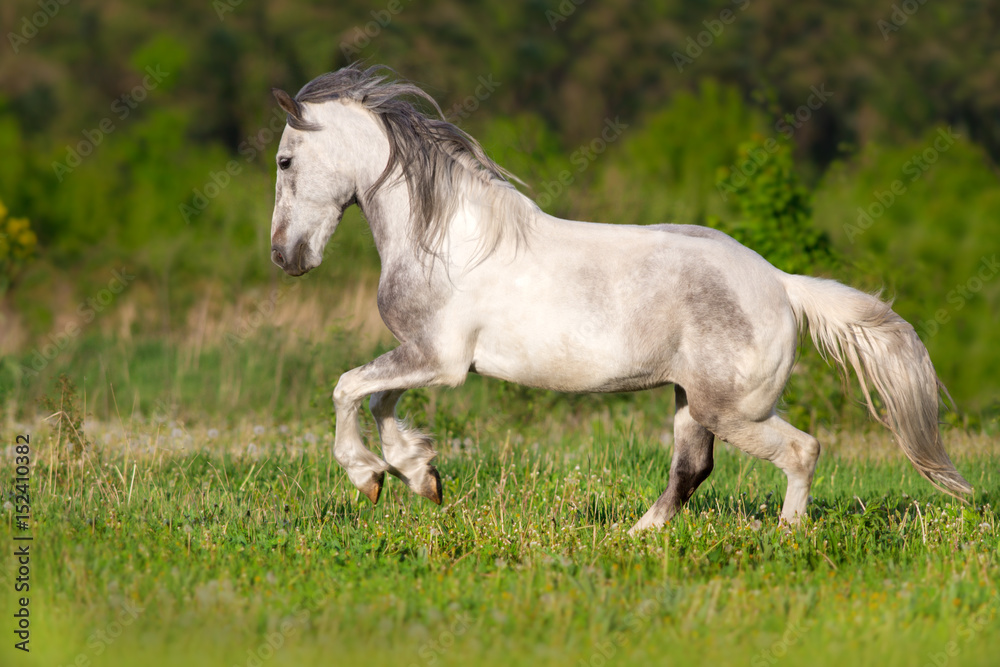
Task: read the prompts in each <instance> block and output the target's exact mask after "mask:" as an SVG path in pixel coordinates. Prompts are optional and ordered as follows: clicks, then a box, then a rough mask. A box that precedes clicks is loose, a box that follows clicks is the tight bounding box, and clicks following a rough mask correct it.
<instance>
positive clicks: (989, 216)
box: [0, 0, 1000, 431]
mask: <svg viewBox="0 0 1000 667" xmlns="http://www.w3.org/2000/svg"><path fill="white" fill-rule="evenodd" d="M0 25H2V36H3V44H2V45H0V202H2V206H0V355H2V358H0V414H3V415H4V417H3V419H4V421H8V420H15V419H28V418H30V417H31V416H33V415H35V414H36V413H38V412H39V411H40V410H42V409H43V408H42V407H41V406H42V403H40V401H42V400H43V399H44V398H45V397H47V396H48V397H50V398H51V397H52V396H56V397H57V398H58V396H59V392H60V390H59V389H57V388H56V386H57V379H58V378H59V377H60V376H61V375H64V374H65V375H66V376H67V377H68V378H69V379H70V381H71V382H72V383H73V384H75V386H76V387H77V390H78V392H79V393H80V395H81V396H82V397H83V400H84V403H85V406H86V411H87V413H88V414H90V415H92V416H93V417H94V418H97V419H119V418H126V419H127V418H135V419H169V420H175V421H177V420H179V421H186V422H189V423H190V422H196V421H199V420H206V419H213V420H215V419H233V418H234V415H241V414H253V415H256V416H257V417H258V418H260V419H265V420H275V421H277V420H287V419H306V420H323V419H326V418H327V415H328V414H329V395H330V390H331V388H332V385H333V383H334V382H335V381H336V379H337V376H338V375H339V373H341V372H343V371H344V370H346V369H347V368H349V367H351V366H353V365H357V364H359V363H363V362H364V361H367V360H368V359H370V358H371V356H372V354H374V353H376V352H378V351H380V350H384V349H387V348H389V347H392V345H393V344H394V343H393V341H392V338H391V336H390V335H389V334H388V333H387V332H386V331H385V329H384V328H383V327H382V325H381V323H380V321H379V319H378V313H377V310H376V307H375V289H376V285H377V279H378V271H379V264H378V256H377V254H376V253H375V251H374V248H373V246H372V244H371V241H370V235H369V233H368V230H367V227H366V225H365V222H364V220H363V217H362V216H361V214H360V213H359V212H358V211H357V209H354V210H352V211H351V212H350V213H349V214H348V216H347V217H346V218H345V220H344V222H343V224H342V225H341V228H340V230H339V231H338V233H337V235H336V236H335V237H334V239H333V241H332V242H331V245H330V248H329V249H328V252H327V255H326V257H327V258H326V261H325V262H324V264H323V265H322V266H321V267H320V268H319V269H317V270H316V271H314V272H312V273H311V274H309V275H308V276H307V277H305V278H303V279H297V280H292V279H289V278H286V277H284V276H283V275H282V274H281V273H280V272H279V271H278V270H277V269H276V268H275V267H274V266H272V264H271V263H270V261H269V257H268V247H269V225H270V218H271V210H272V206H273V203H274V170H275V169H274V153H275V150H276V147H277V143H278V139H279V137H280V132H281V129H282V128H283V120H284V117H283V114H280V113H278V112H277V107H276V104H275V103H274V101H273V98H272V96H271V93H270V89H271V87H272V86H277V87H281V88H284V89H286V90H288V91H290V92H292V93H294V92H295V91H297V90H298V89H299V88H300V87H301V86H302V85H304V84H305V83H306V82H307V81H309V80H310V79H312V78H314V77H315V76H317V75H319V74H322V73H323V72H326V71H330V70H335V69H337V68H339V67H342V66H344V65H346V64H348V63H350V62H352V61H354V60H358V59H364V60H367V61H368V62H370V63H373V64H374V63H380V64H385V65H389V66H391V67H393V68H394V69H396V70H397V71H398V72H399V73H400V74H401V75H403V76H405V77H407V78H409V79H411V80H413V81H415V82H417V83H418V84H419V85H421V86H422V87H423V88H424V89H425V90H427V91H428V92H429V93H431V94H432V95H433V96H434V97H435V98H436V99H437V100H438V101H439V103H440V105H441V107H442V109H444V111H445V113H446V115H447V116H448V117H449V119H451V120H452V121H453V122H455V123H456V124H458V125H459V126H461V127H462V128H464V129H465V130H467V131H468V132H470V133H471V134H472V135H473V136H475V137H477V138H478V139H480V140H481V142H482V143H483V145H484V146H485V147H486V148H487V150H488V152H489V153H490V154H491V155H492V157H494V158H495V159H496V160H497V161H498V162H499V163H500V164H502V165H504V166H506V167H508V168H509V169H511V170H512V171H513V172H514V173H516V174H518V175H519V176H520V177H521V178H522V179H523V180H524V181H525V182H526V183H527V184H528V185H529V186H530V187H529V188H528V189H526V192H527V193H528V194H529V195H531V196H532V197H534V198H535V199H536V200H537V201H538V202H539V204H540V205H542V207H543V208H544V209H545V210H546V211H548V212H550V213H553V214H555V215H559V216H564V217H571V218H576V219H585V220H598V221H607V222H613V223H630V224H651V223H660V222H679V223H697V224H708V225H712V226H714V227H718V228H720V229H723V230H724V231H726V232H728V233H730V234H733V235H734V236H736V237H737V238H739V239H740V240H741V241H743V242H744V243H746V244H747V245H749V246H750V247H752V248H754V249H755V250H757V251H758V252H760V253H761V254H763V255H764V256H765V257H767V258H768V259H769V260H771V261H772V262H773V263H774V264H775V265H777V266H778V267H779V268H782V269H785V270H789V271H795V272H802V273H811V274H814V275H823V276H829V277H834V278H837V279H839V280H842V281H844V282H847V283H849V284H852V285H854V286H856V287H859V288H861V289H865V290H876V289H880V288H881V289H883V290H884V291H883V294H884V295H886V296H889V297H894V298H895V299H896V306H895V307H896V309H897V310H898V312H899V313H900V314H901V315H902V316H903V317H905V318H906V319H908V320H909V321H910V322H912V323H913V324H914V325H915V326H916V327H917V330H918V332H919V333H920V335H921V337H922V338H923V340H924V342H925V344H926V345H927V347H928V348H929V350H930V352H931V356H932V358H933V359H934V361H935V364H936V366H937V369H938V373H939V375H940V376H941V378H942V380H943V382H944V383H945V384H946V385H947V386H948V387H949V389H950V390H951V394H952V396H953V397H954V399H955V401H956V404H957V408H958V409H957V411H954V412H949V413H948V414H947V415H946V417H945V418H946V419H947V420H950V421H952V422H954V423H956V424H961V425H965V426H969V427H974V428H980V427H982V428H996V425H997V414H998V411H1000V405H998V402H997V396H998V389H1000V346H998V345H997V336H996V328H997V319H998V312H1000V276H998V274H1000V265H998V263H997V255H998V254H1000V247H998V246H1000V241H998V236H1000V235H998V231H1000V189H998V187H997V160H998V158H1000V49H998V45H1000V43H998V42H997V39H996V36H997V34H1000V6H998V5H997V4H996V3H988V2H951V3H943V2H938V3H934V2H931V3H925V4H922V3H918V2H916V0H910V1H908V2H902V3H896V4H892V3H888V2H886V3H874V4H873V3H869V2H862V1H861V0H850V1H848V2H842V3H789V2H774V1H769V0H741V1H740V2H713V3H705V2H694V1H693V0H689V1H681V0H670V1H649V0H643V1H642V2H639V1H629V0H621V1H614V2H598V1H597V0H586V1H584V0H575V1H573V0H531V1H528V2H523V3H510V2H499V1H489V2H458V1H447V0H445V1H441V2H419V1H409V0H364V1H355V0H341V1H340V2H336V3H331V2H318V1H317V2H304V1H299V2H285V1H282V2H276V1H264V2H254V1H251V0H246V1H242V0H213V1H211V2H210V1H208V0H196V1H192V0H170V1H169V2H166V1H162V0H145V1H140V2H121V1H117V0H110V1H108V0H101V1H97V0H6V1H5V2H4V3H3V5H2V7H0ZM475 382H477V383H481V382H482V381H480V380H475ZM477 386H479V385H477ZM482 387H485V389H482ZM480 389H481V390H482V391H485V392H486V395H487V398H488V402H489V403H490V404H496V405H499V406H500V407H504V405H503V404H504V402H505V401H507V402H511V401H513V402H519V403H517V404H518V405H521V406H529V407H527V408H524V409H526V410H528V409H531V410H542V409H544V406H545V405H547V404H551V403H552V402H555V401H561V400H562V399H560V398H558V397H555V396H553V395H549V394H546V393H545V392H532V391H528V390H522V389H515V388H511V387H504V386H502V385H501V384H500V383H493V384H486V385H482V386H481V387H480ZM63 391H64V390H63ZM460 391H461V390H460ZM473 391H475V387H473ZM670 393H672V392H660V394H662V395H663V397H662V398H657V399H644V398H636V397H631V396H619V397H617V398H611V399H601V398H593V399H592V398H587V397H582V398H575V399H566V400H567V401H570V402H569V403H568V404H569V405H570V406H580V407H581V409H582V408H583V407H587V408H588V409H589V408H591V407H593V406H592V405H591V404H590V403H588V401H592V402H593V404H594V405H597V404H600V402H601V401H602V400H610V401H616V400H617V401H624V402H626V403H627V402H628V401H643V400H662V401H669V400H670V399H669V394H670ZM420 396H421V394H418V395H417V399H414V405H415V406H416V407H417V408H419V407H420V406H421V405H424V407H426V408H427V412H428V413H429V414H430V413H433V412H434V407H435V396H436V395H435V394H434V393H433V392H431V393H428V394H423V395H422V396H423V398H422V399H421V398H420ZM421 401H423V402H422V403H421ZM856 403H857V399H856V397H850V396H845V395H844V393H843V390H842V387H841V384H840V381H839V380H838V379H837V377H836V375H835V373H834V372H833V371H832V370H829V369H828V368H827V367H826V366H825V365H824V363H823V362H822V360H820V359H819V358H818V357H817V355H815V354H814V353H813V352H811V351H803V353H802V359H801V361H800V363H799V365H798V366H797V368H796V372H795V375H794V377H793V379H792V381H791V383H790V387H789V394H788V398H787V405H786V406H785V409H786V410H788V411H789V413H790V415H791V416H792V418H793V421H796V422H798V423H799V425H804V426H806V427H809V426H815V424H816V423H817V422H839V421H841V420H844V419H848V420H851V419H853V420H857V421H859V422H860V421H863V420H864V419H865V417H864V414H863V412H862V410H860V409H859V408H857V407H856ZM531 406H535V407H531ZM411 407H412V406H411ZM506 409H508V410H509V409H511V405H509V404H508V405H506ZM574 409H575V408H574ZM455 414H460V411H457V412H455ZM431 416H433V415H431ZM457 421H460V420H457ZM8 423H9V422H8ZM449 428H453V429H454V430H456V431H461V428H462V427H461V425H452V426H451V427H449Z"/></svg>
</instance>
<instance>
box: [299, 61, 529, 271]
mask: <svg viewBox="0 0 1000 667" xmlns="http://www.w3.org/2000/svg"><path fill="white" fill-rule="evenodd" d="M390 75H392V76H394V77H398V75H397V74H396V72H395V71H394V70H392V69H390V68H388V67H383V66H378V65H376V66H373V67H368V68H364V67H362V65H361V64H360V63H357V62H355V63H352V64H351V65H348V66H347V67H344V68H343V69H340V70H338V71H336V72H328V73H327V74H322V75H320V76H318V77H316V78H315V79H313V80H312V81H310V82H309V83H307V84H306V85H305V86H303V87H302V90H300V91H299V92H298V94H297V95H296V96H295V101H296V102H298V103H313V104H317V103H322V102H328V101H332V100H345V99H346V100H353V101H355V102H357V103H359V104H361V105H362V106H364V108H366V109H367V110H368V111H371V112H372V113H374V114H375V115H376V116H378V117H379V118H380V119H381V120H382V123H383V124H384V126H385V129H386V133H387V135H388V138H389V161H388V163H387V164H386V166H385V170H384V171H383V172H382V174H381V175H380V176H379V178H378V179H377V180H376V181H375V183H374V184H373V185H372V186H371V188H370V189H369V190H368V192H367V193H366V197H367V196H370V195H371V194H374V192H375V191H376V190H378V188H379V187H381V186H382V185H383V184H384V183H385V182H386V181H387V180H388V179H389V177H390V176H391V175H392V173H393V170H394V169H395V168H396V167H397V166H398V167H399V168H400V169H401V171H402V175H403V177H404V178H405V179H406V185H407V188H408V190H409V193H410V201H411V209H412V220H413V225H414V232H415V235H416V239H415V240H416V241H417V243H418V244H419V246H420V247H421V248H422V249H423V250H425V251H427V252H431V253H437V251H438V250H439V249H440V247H441V245H442V242H443V241H444V238H445V236H446V234H447V231H448V225H449V223H450V222H451V219H452V218H453V216H454V213H455V211H456V207H457V205H458V203H459V201H460V197H459V196H458V195H459V193H462V192H465V193H468V194H474V195H475V196H477V198H479V199H481V200H483V199H484V200H486V201H487V202H488V204H489V205H490V208H491V209H492V212H493V215H491V216H488V217H489V219H488V220H486V221H485V232H484V234H483V238H482V243H481V251H482V252H483V253H484V254H489V253H490V252H492V251H493V250H494V249H495V248H496V247H497V245H498V244H499V243H500V242H501V241H502V240H503V238H504V237H505V236H506V235H507V234H508V233H509V232H512V233H513V235H514V237H515V239H516V240H517V241H521V240H523V238H524V236H525V233H526V227H527V225H528V222H529V220H530V217H531V216H530V213H531V211H532V210H535V209H537V206H536V205H535V204H534V202H532V201H531V200H530V199H528V198H527V197H525V196H524V195H522V194H521V193H520V192H518V191H517V189H516V188H514V186H513V185H512V184H511V181H517V182H519V183H520V182H521V181H520V179H518V178H517V177H516V176H514V175H513V174H511V173H510V172H509V171H507V170H506V169H504V168H503V167H501V166H500V165H498V164H497V163H496V162H494V161H493V160H491V159H490V158H489V156H488V155H486V152H485V151H484V150H483V147H482V146H481V145H480V144H479V142H478V141H476V140H475V139H473V138H472V137H471V136H469V134H467V133H466V132H465V131H463V130H461V129H459V128H458V127H456V126H455V125H453V124H451V123H449V122H448V121H446V120H444V118H445V116H444V113H443V112H442V111H441V107H440V106H438V103H437V102H436V101H435V100H434V98H432V97H431V96H430V95H429V94H427V93H426V92H424V91H423V90H421V89H420V88H419V87H418V86H416V85H414V84H412V83H410V82H408V81H403V80H393V79H390ZM407 98H418V99H422V100H424V101H426V102H428V103H430V105H431V106H432V107H433V108H434V110H435V111H436V112H437V113H438V115H439V116H440V119H439V118H432V117H428V116H427V115H425V114H423V113H421V112H420V111H419V110H418V109H417V108H416V107H414V106H413V104H412V103H411V102H410V101H409V99H407ZM296 107H298V104H296ZM287 121H288V124H289V125H291V126H292V127H293V128H295V129H298V130H306V131H314V130H318V129H320V127H319V126H318V125H317V124H314V123H309V122H308V121H306V120H305V119H303V118H302V116H301V113H300V114H299V115H298V116H295V115H292V114H288V116H287ZM463 185H464V186H465V187H464V188H463V187H460V186H463ZM470 190H471V192H470Z"/></svg>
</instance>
